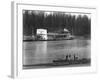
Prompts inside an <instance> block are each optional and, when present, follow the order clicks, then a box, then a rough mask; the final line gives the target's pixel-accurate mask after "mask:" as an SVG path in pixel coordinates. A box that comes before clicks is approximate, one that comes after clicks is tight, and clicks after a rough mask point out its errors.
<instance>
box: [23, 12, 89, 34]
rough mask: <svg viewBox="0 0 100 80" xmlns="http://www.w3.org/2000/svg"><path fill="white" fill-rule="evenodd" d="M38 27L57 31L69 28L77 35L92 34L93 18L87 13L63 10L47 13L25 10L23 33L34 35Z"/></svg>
mask: <svg viewBox="0 0 100 80" xmlns="http://www.w3.org/2000/svg"><path fill="white" fill-rule="evenodd" d="M38 28H42V29H47V31H48V32H56V31H60V30H63V29H64V28H66V29H68V30H69V31H70V33H71V34H72V35H75V36H87V35H88V36H90V34H91V19H90V18H88V16H87V15H85V14H84V15H83V16H82V15H78V16H76V15H71V14H65V13H62V12H56V13H53V14H48V15H47V14H45V12H43V11H39V12H38V13H36V12H34V11H32V12H31V13H29V11H28V10H25V11H24V13H23V34H24V35H32V34H33V32H34V33H35V30H36V29H38Z"/></svg>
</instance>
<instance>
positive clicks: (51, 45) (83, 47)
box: [23, 40, 91, 65]
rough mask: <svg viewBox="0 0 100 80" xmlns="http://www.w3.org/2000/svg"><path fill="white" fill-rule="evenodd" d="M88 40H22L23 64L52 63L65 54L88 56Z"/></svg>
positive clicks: (80, 56) (62, 57)
mask: <svg viewBox="0 0 100 80" xmlns="http://www.w3.org/2000/svg"><path fill="white" fill-rule="evenodd" d="M90 53H91V52H90V40H61V41H32V42H23V55H24V56H23V64H24V65H34V64H42V63H43V64H44V63H52V61H53V60H55V59H64V58H65V57H66V55H67V54H71V55H73V54H75V55H77V56H78V57H79V58H90Z"/></svg>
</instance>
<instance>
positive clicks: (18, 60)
mask: <svg viewBox="0 0 100 80" xmlns="http://www.w3.org/2000/svg"><path fill="white" fill-rule="evenodd" d="M40 6H41V8H40ZM11 8H12V10H11V14H12V18H11V19H12V21H11V22H12V23H11V26H12V30H11V31H12V35H11V36H12V54H11V58H12V61H11V76H12V77H13V78H23V77H36V76H37V77H38V76H47V75H49V76H51V75H52V76H54V75H66V74H73V73H91V72H96V69H97V68H96V62H97V61H96V49H95V46H96V45H95V33H93V32H94V31H96V28H95V26H96V8H93V7H73V6H56V5H40V4H31V3H30V4H29V3H19V2H12V5H11ZM59 8H60V9H59ZM22 9H29V10H30V9H32V10H37V9H39V10H43V9H44V10H53V11H56V10H58V11H64V12H66V11H72V12H75V11H77V12H80V11H82V12H84V11H85V12H89V13H91V15H92V16H91V66H90V67H71V68H69V67H63V68H62V67H59V68H49V69H48V68H45V69H33V70H32V69H29V70H23V68H22V55H23V54H22V53H23V52H22V45H23V44H22V40H23V24H22V22H23V18H22ZM66 9H67V10H66ZM65 71H66V72H65ZM33 75H34V76H33Z"/></svg>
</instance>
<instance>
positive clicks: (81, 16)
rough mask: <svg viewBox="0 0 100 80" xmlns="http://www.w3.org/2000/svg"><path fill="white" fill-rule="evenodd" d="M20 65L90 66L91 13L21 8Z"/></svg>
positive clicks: (24, 66)
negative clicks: (21, 37) (21, 55)
mask: <svg viewBox="0 0 100 80" xmlns="http://www.w3.org/2000/svg"><path fill="white" fill-rule="evenodd" d="M22 15H23V69H36V68H53V67H84V66H91V13H85V12H61V11H45V10H23V11H22Z"/></svg>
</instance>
